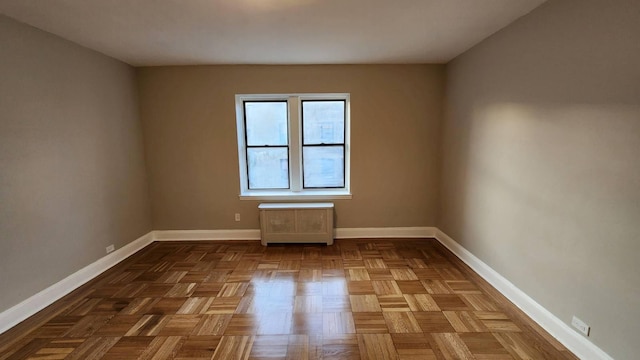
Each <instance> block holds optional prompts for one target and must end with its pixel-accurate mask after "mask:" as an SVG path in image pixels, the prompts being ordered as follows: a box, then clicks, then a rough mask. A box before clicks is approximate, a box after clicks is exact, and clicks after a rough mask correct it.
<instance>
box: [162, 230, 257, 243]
mask: <svg viewBox="0 0 640 360" xmlns="http://www.w3.org/2000/svg"><path fill="white" fill-rule="evenodd" d="M153 240H155V241H190V240H260V230H254V229H238V230H155V231H153Z"/></svg>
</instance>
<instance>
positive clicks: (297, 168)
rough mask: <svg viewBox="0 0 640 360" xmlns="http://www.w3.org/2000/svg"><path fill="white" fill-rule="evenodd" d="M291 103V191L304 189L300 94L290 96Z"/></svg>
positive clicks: (289, 101) (289, 102)
mask: <svg viewBox="0 0 640 360" xmlns="http://www.w3.org/2000/svg"><path fill="white" fill-rule="evenodd" d="M288 105H289V169H290V176H289V178H290V180H291V191H293V192H300V190H302V158H301V155H300V154H301V153H302V150H301V148H300V141H301V139H300V136H301V135H300V128H301V124H300V100H299V97H298V96H290V97H289V99H288Z"/></svg>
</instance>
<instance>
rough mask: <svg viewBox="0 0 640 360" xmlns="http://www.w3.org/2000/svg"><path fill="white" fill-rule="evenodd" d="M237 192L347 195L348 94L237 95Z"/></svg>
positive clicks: (249, 195) (251, 195)
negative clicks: (238, 168)
mask: <svg viewBox="0 0 640 360" xmlns="http://www.w3.org/2000/svg"><path fill="white" fill-rule="evenodd" d="M236 118H237V129H238V159H239V164H240V197H241V198H252V199H255V198H264V199H274V200H275V199H296V198H305V199H307V198H318V199H337V198H350V196H351V195H350V192H349V94H275V95H274V94H270V95H236Z"/></svg>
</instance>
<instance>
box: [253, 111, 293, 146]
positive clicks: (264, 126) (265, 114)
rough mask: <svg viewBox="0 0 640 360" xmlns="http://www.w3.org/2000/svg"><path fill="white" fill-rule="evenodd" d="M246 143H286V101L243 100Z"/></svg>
mask: <svg viewBox="0 0 640 360" xmlns="http://www.w3.org/2000/svg"><path fill="white" fill-rule="evenodd" d="M244 113H245V118H246V128H247V145H287V103H286V102H282V101H278V102H249V101H247V102H245V103H244Z"/></svg>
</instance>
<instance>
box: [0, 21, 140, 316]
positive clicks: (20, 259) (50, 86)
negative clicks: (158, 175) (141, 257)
mask: <svg viewBox="0 0 640 360" xmlns="http://www.w3.org/2000/svg"><path fill="white" fill-rule="evenodd" d="M0 49H1V50H0V79H1V80H0V289H1V290H0V311H2V310H6V309H7V308H9V307H11V306H13V305H15V304H17V303H19V302H20V301H22V300H24V299H26V298H28V297H29V296H31V295H33V294H35V293H37V292H38V291H40V290H43V289H44V288H46V287H47V286H49V285H51V284H53V283H55V282H57V281H60V280H62V279H63V278H65V277H66V276H68V275H70V274H71V273H73V272H75V271H77V270H79V269H81V268H82V267H84V266H86V265H88V264H90V263H92V262H94V261H95V260H97V259H99V258H100V257H102V256H104V255H105V247H106V246H108V245H109V244H114V245H115V246H116V248H118V247H121V246H123V245H125V244H126V243H128V242H130V241H132V240H135V239H136V238H137V237H139V236H141V235H143V234H145V233H147V232H148V231H149V230H150V229H151V220H150V209H149V202H148V189H147V185H146V175H145V168H144V158H143V147H142V138H141V128H140V124H139V122H138V109H137V94H136V84H135V72H134V70H133V69H132V68H131V67H129V66H127V65H125V64H123V63H120V62H118V61H115V60H113V59H110V58H107V57H105V56H103V55H100V54H98V53H96V52H93V51H90V50H87V49H84V48H82V47H80V46H77V45H75V44H72V43H70V42H68V41H65V40H62V39H60V38H58V37H55V36H53V35H50V34H47V33H45V32H42V31H39V30H36V29H34V28H31V27H29V26H26V25H23V24H19V23H17V22H15V21H13V20H10V19H8V18H6V17H4V16H0Z"/></svg>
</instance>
